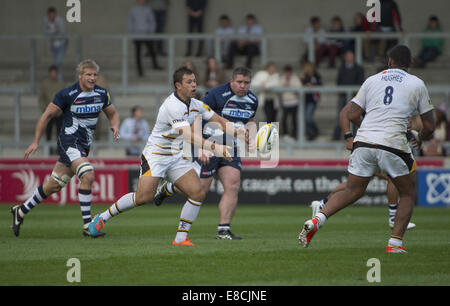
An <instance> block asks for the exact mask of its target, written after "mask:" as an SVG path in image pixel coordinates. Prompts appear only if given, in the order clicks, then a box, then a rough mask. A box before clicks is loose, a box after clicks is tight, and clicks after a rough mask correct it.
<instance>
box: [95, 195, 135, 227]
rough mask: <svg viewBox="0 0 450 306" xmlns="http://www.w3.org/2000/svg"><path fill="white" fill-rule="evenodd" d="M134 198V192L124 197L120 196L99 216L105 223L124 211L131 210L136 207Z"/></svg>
mask: <svg viewBox="0 0 450 306" xmlns="http://www.w3.org/2000/svg"><path fill="white" fill-rule="evenodd" d="M134 196H135V193H134V192H130V193H127V194H126V195H124V196H122V197H121V198H120V199H119V200H118V201H117V202H116V203H114V204H113V205H111V206H110V207H109V208H108V209H107V210H105V211H104V212H103V213H102V214H101V215H100V216H101V217H102V218H103V220H105V222H106V221H108V220H109V219H111V218H112V217H114V216H117V215H118V214H120V213H122V212H124V211H127V210H130V209H132V208H133V207H135V206H136V205H135V201H134Z"/></svg>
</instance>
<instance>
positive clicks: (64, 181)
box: [52, 171, 71, 188]
mask: <svg viewBox="0 0 450 306" xmlns="http://www.w3.org/2000/svg"><path fill="white" fill-rule="evenodd" d="M52 178H53V179H54V180H55V181H56V182H57V183H58V184H59V186H61V188H64V186H66V185H67V183H68V182H69V181H70V179H71V177H70V176H68V175H67V174H63V175H61V176H59V175H58V173H56V172H54V171H53V172H52Z"/></svg>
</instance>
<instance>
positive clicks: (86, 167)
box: [77, 162, 94, 180]
mask: <svg viewBox="0 0 450 306" xmlns="http://www.w3.org/2000/svg"><path fill="white" fill-rule="evenodd" d="M93 171H94V167H92V165H91V164H90V163H88V162H86V163H82V164H80V165H79V166H78V167H77V176H78V178H79V179H80V180H81V178H82V177H83V175H85V174H86V173H88V172H93Z"/></svg>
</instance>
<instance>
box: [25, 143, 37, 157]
mask: <svg viewBox="0 0 450 306" xmlns="http://www.w3.org/2000/svg"><path fill="white" fill-rule="evenodd" d="M38 148H39V144H38V143H36V142H33V143H32V144H30V146H29V147H28V148H27V149H26V150H25V154H24V155H23V158H25V159H27V158H28V157H29V156H30V155H31V154H33V153H34V152H36V150H37V149H38Z"/></svg>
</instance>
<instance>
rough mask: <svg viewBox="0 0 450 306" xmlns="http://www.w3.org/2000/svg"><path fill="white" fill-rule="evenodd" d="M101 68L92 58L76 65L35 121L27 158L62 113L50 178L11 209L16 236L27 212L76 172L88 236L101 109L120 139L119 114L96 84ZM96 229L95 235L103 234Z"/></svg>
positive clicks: (60, 186)
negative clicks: (92, 158)
mask: <svg viewBox="0 0 450 306" xmlns="http://www.w3.org/2000/svg"><path fill="white" fill-rule="evenodd" d="M99 70H100V67H99V66H98V65H97V64H96V63H95V61H93V60H84V61H82V62H81V63H80V64H79V65H78V67H77V72H78V82H76V83H75V84H73V85H71V86H69V87H67V88H65V89H63V90H61V91H59V92H58V93H57V94H56V96H55V98H54V99H53V101H52V103H49V105H48V106H47V109H46V110H45V112H44V113H43V114H42V116H41V118H40V119H39V121H38V122H37V125H36V132H35V135H34V141H33V143H32V144H31V145H30V146H29V147H28V148H27V149H26V150H25V155H24V158H25V159H27V158H28V157H29V156H30V155H31V154H32V153H34V152H35V151H36V150H37V149H38V147H39V140H40V139H41V136H42V134H43V133H44V131H45V127H46V126H47V124H48V122H49V121H50V120H51V119H52V118H53V117H56V116H60V115H61V114H62V116H63V126H62V128H61V131H60V133H59V136H58V141H57V145H58V154H59V159H58V161H57V162H56V164H55V167H54V168H53V172H52V175H51V178H50V179H49V180H48V181H46V182H44V183H43V184H42V185H40V186H39V187H37V188H36V190H35V191H34V192H33V195H32V196H31V197H30V198H29V199H28V200H26V201H25V203H23V204H22V205H16V206H14V207H12V208H11V213H12V215H13V223H12V229H13V232H14V235H16V236H19V232H20V226H21V225H22V223H23V219H24V217H25V215H26V214H27V213H29V212H30V210H31V209H33V208H34V207H35V206H36V205H38V204H39V203H41V202H42V201H44V200H45V199H46V198H47V197H49V196H50V195H52V194H54V193H55V192H59V191H60V190H61V189H62V188H64V186H66V184H67V183H68V182H69V181H70V179H71V178H72V177H73V176H74V175H75V174H76V175H77V176H78V178H79V179H80V187H79V189H78V199H79V200H80V207H81V215H82V218H83V223H84V225H83V235H84V236H90V233H89V230H88V225H89V223H90V222H91V201H92V192H91V188H92V183H93V182H94V168H93V167H92V165H91V164H90V163H89V160H88V158H87V156H88V155H89V149H90V147H91V144H92V139H93V135H94V132H95V128H96V125H97V121H98V116H99V115H100V112H101V111H103V112H104V113H105V114H106V117H108V120H109V124H110V128H111V131H112V132H113V134H114V139H115V140H117V139H118V138H119V115H118V113H117V112H116V109H115V107H114V105H112V104H111V98H110V95H109V93H108V92H107V91H106V89H104V88H102V87H100V86H98V85H96V84H95V83H96V81H97V76H98V72H99ZM103 235H104V233H103V232H99V233H98V235H97V237H98V236H103Z"/></svg>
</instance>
